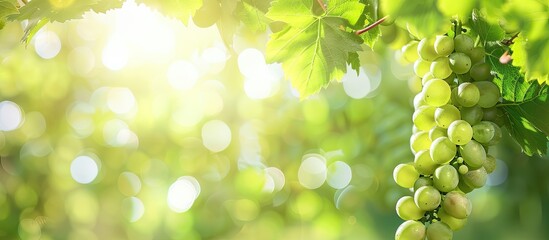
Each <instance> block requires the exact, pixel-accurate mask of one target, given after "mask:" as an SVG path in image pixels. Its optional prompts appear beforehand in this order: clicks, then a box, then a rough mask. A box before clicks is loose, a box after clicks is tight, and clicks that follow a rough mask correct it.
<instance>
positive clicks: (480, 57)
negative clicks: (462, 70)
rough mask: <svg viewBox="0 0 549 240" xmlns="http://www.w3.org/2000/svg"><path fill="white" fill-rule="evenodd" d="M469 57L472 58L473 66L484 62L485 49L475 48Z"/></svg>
mask: <svg viewBox="0 0 549 240" xmlns="http://www.w3.org/2000/svg"><path fill="white" fill-rule="evenodd" d="M468 55H469V57H470V58H471V64H475V63H479V62H484V56H486V52H485V51H484V48H483V47H474V48H473V49H472V50H471V51H469V53H468Z"/></svg>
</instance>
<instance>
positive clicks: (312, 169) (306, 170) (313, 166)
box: [298, 154, 327, 189]
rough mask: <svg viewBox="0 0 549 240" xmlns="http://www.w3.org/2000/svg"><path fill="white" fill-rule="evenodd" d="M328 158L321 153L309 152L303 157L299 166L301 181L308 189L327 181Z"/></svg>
mask: <svg viewBox="0 0 549 240" xmlns="http://www.w3.org/2000/svg"><path fill="white" fill-rule="evenodd" d="M326 176H327V169H326V159H325V158H324V157H323V156H322V155H320V154H309V155H306V156H304V157H303V161H301V165H300V166H299V171H298V179H299V183H301V185H303V187H306V188H308V189H315V188H319V187H320V186H322V184H324V182H325V181H326Z"/></svg>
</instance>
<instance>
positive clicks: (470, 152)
mask: <svg viewBox="0 0 549 240" xmlns="http://www.w3.org/2000/svg"><path fill="white" fill-rule="evenodd" d="M402 53H403V57H404V58H406V59H408V60H411V61H415V63H414V72H415V74H416V75H417V76H418V77H420V78H421V83H422V90H421V92H420V93H418V94H417V95H416V96H415V97H414V109H415V111H414V114H413V123H414V129H413V132H414V133H413V135H412V137H411V138H410V148H411V150H412V152H413V154H414V155H415V157H414V161H413V162H408V163H401V164H399V165H397V166H396V167H395V169H394V172H393V177H394V180H395V181H396V183H397V184H398V185H399V186H401V187H404V188H409V189H410V190H411V191H412V194H411V196H404V197H402V198H400V199H399V200H398V202H397V203H396V212H397V214H398V216H399V217H400V218H402V219H403V220H404V222H403V223H402V224H401V225H400V226H399V227H398V229H397V230H396V234H395V239H396V240H415V239H429V240H441V239H452V237H453V232H454V231H456V230H459V229H461V228H462V227H463V226H464V224H465V223H466V222H467V217H468V216H469V215H470V214H471V211H472V204H471V201H470V200H469V198H467V196H466V193H469V192H471V191H473V190H474V189H476V188H480V187H482V186H484V184H485V183H486V180H487V175H488V174H489V173H491V172H492V171H494V169H495V167H496V159H495V158H494V157H493V156H491V155H490V154H488V153H487V150H488V147H489V146H492V145H495V144H497V143H498V141H499V140H500V139H501V136H502V133H501V129H500V125H501V119H502V113H501V111H500V110H498V109H497V108H496V104H497V103H498V102H499V101H500V90H499V88H498V86H497V85H496V84H494V83H493V82H492V80H493V78H494V76H493V75H492V74H491V67H490V65H489V64H487V63H485V62H484V59H485V55H486V53H485V50H484V48H483V47H482V46H476V47H475V44H474V40H473V39H472V38H471V37H470V36H469V35H466V34H459V35H456V36H455V37H450V36H445V35H443V36H436V37H435V38H425V39H422V40H421V41H419V42H417V41H414V42H411V43H409V44H407V45H405V46H404V47H403V51H402Z"/></svg>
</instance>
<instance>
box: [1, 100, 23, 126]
mask: <svg viewBox="0 0 549 240" xmlns="http://www.w3.org/2000/svg"><path fill="white" fill-rule="evenodd" d="M22 121H23V113H22V111H21V108H19V106H18V105H17V104H16V103H14V102H11V101H3V102H0V131H13V130H15V129H17V128H18V127H19V126H20V125H21V122H22Z"/></svg>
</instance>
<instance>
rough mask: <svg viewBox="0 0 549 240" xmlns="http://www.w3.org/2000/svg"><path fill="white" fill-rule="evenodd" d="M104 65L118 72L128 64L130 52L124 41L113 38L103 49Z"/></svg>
mask: <svg viewBox="0 0 549 240" xmlns="http://www.w3.org/2000/svg"><path fill="white" fill-rule="evenodd" d="M102 60H103V65H105V67H107V68H108V69H110V70H113V71H116V70H120V69H122V68H124V67H125V66H126V65H127V64H128V60H129V52H128V48H127V47H126V44H124V41H123V40H119V39H116V38H112V39H111V40H109V42H108V43H107V45H106V46H105V48H103V56H102Z"/></svg>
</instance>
